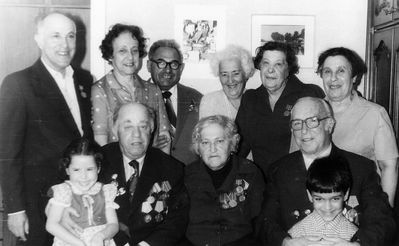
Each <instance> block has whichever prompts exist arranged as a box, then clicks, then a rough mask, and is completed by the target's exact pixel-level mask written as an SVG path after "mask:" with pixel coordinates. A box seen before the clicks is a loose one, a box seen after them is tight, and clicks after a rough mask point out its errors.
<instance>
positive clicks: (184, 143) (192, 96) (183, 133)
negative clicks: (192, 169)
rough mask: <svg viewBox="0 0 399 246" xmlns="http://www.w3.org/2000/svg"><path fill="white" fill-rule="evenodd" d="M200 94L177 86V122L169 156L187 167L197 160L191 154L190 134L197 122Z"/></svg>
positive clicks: (188, 88)
mask: <svg viewBox="0 0 399 246" xmlns="http://www.w3.org/2000/svg"><path fill="white" fill-rule="evenodd" d="M201 98H202V94H201V93H199V92H198V91H196V90H195V89H193V88H190V87H187V86H184V85H181V84H177V122H176V133H175V136H174V139H173V142H172V150H171V155H172V156H173V157H175V158H176V159H178V160H179V161H181V162H183V163H184V164H186V165H188V164H190V163H191V162H193V161H195V160H197V156H196V155H195V154H194V153H192V152H191V150H190V146H191V134H192V133H193V129H194V126H195V124H197V122H198V117H199V116H198V115H199V104H200V102H201Z"/></svg>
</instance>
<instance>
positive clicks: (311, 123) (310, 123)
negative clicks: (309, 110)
mask: <svg viewBox="0 0 399 246" xmlns="http://www.w3.org/2000/svg"><path fill="white" fill-rule="evenodd" d="M328 118H330V116H326V117H324V118H317V116H313V117H309V118H306V119H304V120H291V121H290V127H291V129H292V130H294V131H299V130H302V128H303V123H305V124H306V126H307V128H309V129H313V128H316V127H318V126H319V125H320V121H322V120H325V119H328Z"/></svg>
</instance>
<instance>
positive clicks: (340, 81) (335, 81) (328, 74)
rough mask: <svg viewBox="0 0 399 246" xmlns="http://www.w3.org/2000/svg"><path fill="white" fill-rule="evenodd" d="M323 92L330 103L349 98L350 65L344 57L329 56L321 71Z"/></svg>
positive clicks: (351, 85) (350, 89) (350, 90)
mask: <svg viewBox="0 0 399 246" xmlns="http://www.w3.org/2000/svg"><path fill="white" fill-rule="evenodd" d="M321 78H322V79H323V85H324V90H325V91H326V94H327V97H328V99H329V100H331V101H338V102H340V101H342V100H343V99H345V98H347V97H349V96H350V95H351V92H352V88H353V79H352V65H351V64H350V62H349V61H348V60H347V59H346V58H345V57H344V56H330V57H327V59H326V60H325V61H324V63H323V69H322V70H321Z"/></svg>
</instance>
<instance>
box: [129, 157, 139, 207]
mask: <svg viewBox="0 0 399 246" xmlns="http://www.w3.org/2000/svg"><path fill="white" fill-rule="evenodd" d="M129 165H130V166H131V167H133V169H134V173H133V174H132V176H130V178H129V180H128V181H127V186H128V187H129V194H130V196H129V200H130V201H132V199H133V195H134V192H135V190H136V186H137V181H138V180H139V163H138V162H137V161H136V160H133V161H130V162H129Z"/></svg>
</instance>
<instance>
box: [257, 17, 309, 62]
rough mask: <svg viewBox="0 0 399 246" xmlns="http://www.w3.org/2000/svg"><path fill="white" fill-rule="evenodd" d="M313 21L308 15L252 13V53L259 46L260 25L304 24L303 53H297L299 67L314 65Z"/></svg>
mask: <svg viewBox="0 0 399 246" xmlns="http://www.w3.org/2000/svg"><path fill="white" fill-rule="evenodd" d="M314 22H315V17H314V16H310V15H301V16H300V15H252V24H251V26H252V34H251V36H252V40H251V44H252V54H253V55H254V56H255V50H256V48H258V47H259V46H260V38H261V26H262V25H280V26H282V25H303V26H305V54H304V55H298V63H299V66H300V67H303V68H306V67H307V68H312V67H313V65H314V61H313V58H314Z"/></svg>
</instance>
